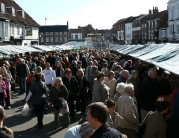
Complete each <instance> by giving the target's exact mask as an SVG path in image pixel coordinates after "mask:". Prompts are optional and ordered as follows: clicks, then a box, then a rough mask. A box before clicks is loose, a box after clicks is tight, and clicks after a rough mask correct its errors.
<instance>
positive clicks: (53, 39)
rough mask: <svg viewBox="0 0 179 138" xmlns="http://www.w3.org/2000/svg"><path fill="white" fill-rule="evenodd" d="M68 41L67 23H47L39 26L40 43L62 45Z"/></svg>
mask: <svg viewBox="0 0 179 138" xmlns="http://www.w3.org/2000/svg"><path fill="white" fill-rule="evenodd" d="M67 42H68V22H67V25H47V26H41V27H40V28H39V44H40V45H61V44H64V43H67Z"/></svg>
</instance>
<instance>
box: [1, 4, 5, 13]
mask: <svg viewBox="0 0 179 138" xmlns="http://www.w3.org/2000/svg"><path fill="white" fill-rule="evenodd" d="M0 9H1V12H2V13H5V5H4V3H1V5H0Z"/></svg>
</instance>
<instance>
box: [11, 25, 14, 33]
mask: <svg viewBox="0 0 179 138" xmlns="http://www.w3.org/2000/svg"><path fill="white" fill-rule="evenodd" d="M11 35H14V24H11Z"/></svg>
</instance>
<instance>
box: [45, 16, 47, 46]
mask: <svg viewBox="0 0 179 138" xmlns="http://www.w3.org/2000/svg"><path fill="white" fill-rule="evenodd" d="M46 20H47V18H46V17H45V45H47V40H46V38H47V37H46Z"/></svg>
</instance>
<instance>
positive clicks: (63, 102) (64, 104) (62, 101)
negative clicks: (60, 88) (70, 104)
mask: <svg viewBox="0 0 179 138" xmlns="http://www.w3.org/2000/svg"><path fill="white" fill-rule="evenodd" d="M61 103H62V108H65V107H66V106H67V101H66V100H65V99H64V98H63V97H62V99H61Z"/></svg>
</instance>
